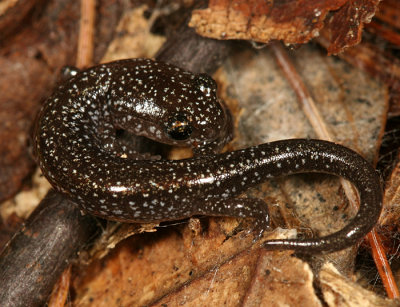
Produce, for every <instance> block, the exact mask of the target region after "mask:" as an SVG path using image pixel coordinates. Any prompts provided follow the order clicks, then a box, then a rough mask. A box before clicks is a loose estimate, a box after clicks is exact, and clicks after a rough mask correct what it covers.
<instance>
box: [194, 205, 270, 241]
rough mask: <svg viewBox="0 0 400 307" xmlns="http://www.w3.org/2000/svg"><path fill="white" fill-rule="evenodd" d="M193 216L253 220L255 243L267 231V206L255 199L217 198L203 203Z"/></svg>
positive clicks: (268, 221) (268, 220)
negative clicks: (201, 215) (202, 215)
mask: <svg viewBox="0 0 400 307" xmlns="http://www.w3.org/2000/svg"><path fill="white" fill-rule="evenodd" d="M195 214H204V215H208V216H231V217H240V218H252V219H254V227H253V231H254V232H255V239H254V240H255V241H256V240H258V239H259V238H260V237H261V236H262V234H263V233H264V231H265V230H267V229H269V223H270V219H269V213H268V206H267V204H266V203H265V202H264V201H263V200H261V199H257V198H218V199H212V200H208V201H205V202H203V203H201V206H198V207H197V208H196V211H195Z"/></svg>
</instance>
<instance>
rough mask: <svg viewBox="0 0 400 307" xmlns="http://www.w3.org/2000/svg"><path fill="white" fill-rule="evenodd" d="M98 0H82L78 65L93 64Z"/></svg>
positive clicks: (79, 66)
mask: <svg viewBox="0 0 400 307" xmlns="http://www.w3.org/2000/svg"><path fill="white" fill-rule="evenodd" d="M95 12H96V0H81V18H80V23H79V39H78V50H77V56H76V67H78V68H85V67H89V66H92V65H93V49H94V48H93V41H94V21H95Z"/></svg>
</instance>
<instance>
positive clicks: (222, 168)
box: [34, 59, 382, 253]
mask: <svg viewBox="0 0 400 307" xmlns="http://www.w3.org/2000/svg"><path fill="white" fill-rule="evenodd" d="M121 130H122V131H128V132H129V133H131V134H133V135H137V136H138V138H140V137H145V138H148V139H151V140H153V141H156V142H160V143H163V144H168V145H173V146H187V147H191V148H192V149H193V154H194V157H193V158H188V159H183V160H166V159H161V158H160V157H157V156H156V157H154V156H152V155H150V154H148V153H144V152H141V151H140V150H138V149H137V146H136V143H135V142H125V141H123V140H121V138H119V137H118V131H121ZM231 138H232V119H231V115H230V113H229V110H228V109H227V108H226V106H225V104H224V103H223V102H222V101H221V100H219V99H218V97H217V86H216V83H215V81H214V80H213V79H212V78H211V77H209V76H208V75H206V74H193V73H190V72H186V71H184V70H182V69H180V68H178V67H176V66H173V65H169V64H166V63H162V62H157V61H153V60H150V59H129V60H120V61H115V62H111V63H106V64H102V65H98V66H95V67H92V68H89V69H87V70H84V71H81V72H78V73H76V74H74V76H72V77H71V78H70V79H68V80H66V82H65V83H63V84H62V85H60V86H59V87H58V88H57V89H56V91H55V92H54V93H53V94H52V95H51V97H50V98H48V100H47V101H46V102H45V104H44V106H43V108H42V109H41V111H40V113H39V116H38V119H37V121H36V124H35V129H34V154H35V157H36V159H37V161H38V164H39V166H40V168H41V170H42V172H43V174H44V175H45V176H46V178H47V179H48V180H49V181H50V183H51V184H52V186H53V187H54V188H55V189H56V190H58V191H60V192H62V193H65V194H67V195H68V196H69V197H70V198H71V199H72V200H74V201H75V202H76V203H77V204H78V205H79V206H80V207H81V208H82V209H83V210H84V211H86V212H87V213H89V214H93V215H96V216H99V217H102V218H105V219H110V220H116V221H122V222H133V223H148V222H161V221H168V220H178V219H183V218H187V217H191V216H194V215H206V216H232V217H240V218H253V219H254V221H255V223H254V229H255V231H256V232H257V234H259V235H261V234H262V232H263V231H264V230H265V229H268V227H269V215H268V209H267V205H266V204H265V202H264V201H262V200H260V199H251V198H238V197H237V196H238V195H240V194H241V193H243V192H244V191H246V190H247V189H249V188H250V187H253V186H255V185H257V184H259V183H261V182H263V181H265V180H268V178H275V177H280V176H287V175H290V174H296V173H309V172H320V173H328V174H333V175H337V176H340V177H343V178H345V179H347V180H349V181H351V182H352V183H353V184H354V186H355V187H356V188H357V190H358V192H359V197H360V208H359V211H358V212H357V214H356V215H355V216H354V217H353V219H352V220H351V221H350V223H349V224H348V225H347V226H345V227H344V228H343V229H342V230H339V231H337V232H335V233H333V234H331V235H327V236H324V237H319V238H309V239H287V240H270V241H266V242H265V243H263V247H265V248H266V249H292V250H296V251H298V252H301V253H320V252H331V251H335V250H340V249H344V248H346V247H349V246H351V245H353V244H355V243H357V242H359V241H360V240H361V239H362V238H363V237H364V236H365V235H366V234H367V233H368V232H369V231H370V230H371V229H372V227H373V226H374V225H375V223H376V222H377V220H378V217H379V215H380V212H381V208H382V189H381V185H380V178H379V176H378V175H377V173H376V172H375V170H374V169H373V168H372V167H371V165H370V164H369V163H368V162H366V161H365V160H364V159H363V158H362V157H361V156H360V155H358V154H357V153H355V152H354V151H352V150H350V149H348V148H346V147H343V146H341V145H338V144H335V143H331V142H327V141H321V140H312V139H289V140H281V141H276V142H271V143H266V144H261V145H258V146H254V147H249V148H245V149H241V150H236V151H232V152H226V153H222V154H220V153H219V152H220V150H221V149H222V147H223V146H224V145H225V144H226V143H227V142H229V141H230V140H231ZM138 143H140V142H139V141H138Z"/></svg>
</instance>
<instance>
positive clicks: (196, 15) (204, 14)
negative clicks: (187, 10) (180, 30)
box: [189, 0, 379, 53]
mask: <svg viewBox="0 0 400 307" xmlns="http://www.w3.org/2000/svg"><path fill="white" fill-rule="evenodd" d="M378 3H379V0H347V1H346V0H325V1H319V0H297V1H284V2H281V1H262V0H254V1H242V0H233V1H225V0H214V1H210V2H209V6H208V8H207V9H203V10H195V11H193V14H192V19H191V20H190V23H189V25H190V26H191V27H194V28H195V29H196V32H197V33H198V34H200V35H203V36H206V37H211V38H216V39H245V40H252V41H255V42H261V43H268V42H269V41H270V40H281V41H283V42H284V43H286V44H304V43H306V42H308V41H309V40H310V39H312V38H314V37H316V36H318V35H319V32H320V31H321V30H322V29H325V30H326V31H327V32H328V33H329V36H330V40H329V42H330V44H329V47H328V52H329V53H339V52H341V51H342V50H343V49H344V48H346V47H349V46H353V45H355V44H358V43H359V42H360V39H361V31H362V29H363V24H364V23H365V22H369V21H370V19H371V18H372V16H373V15H374V13H375V10H376V8H377V5H378ZM327 16H330V17H329V18H328V20H326V18H327Z"/></svg>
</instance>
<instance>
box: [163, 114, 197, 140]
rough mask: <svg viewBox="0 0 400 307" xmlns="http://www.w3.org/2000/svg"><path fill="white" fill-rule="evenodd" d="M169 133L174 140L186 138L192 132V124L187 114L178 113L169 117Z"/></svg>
mask: <svg viewBox="0 0 400 307" xmlns="http://www.w3.org/2000/svg"><path fill="white" fill-rule="evenodd" d="M167 133H168V135H169V136H170V137H171V138H172V139H174V140H186V139H188V138H189V137H190V135H191V134H192V126H191V125H190V122H189V120H188V118H187V117H186V115H185V114H182V113H177V114H174V115H172V116H171V117H170V118H169V119H168V125H167Z"/></svg>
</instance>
